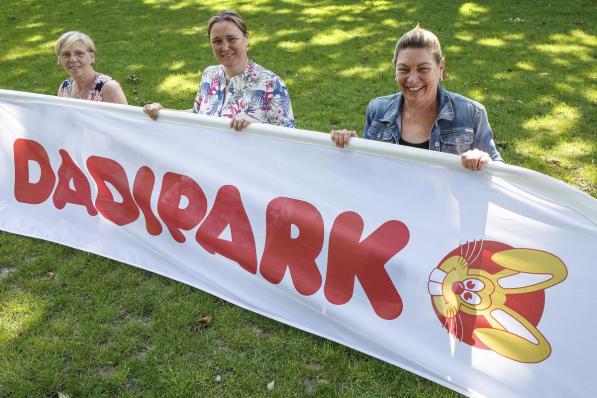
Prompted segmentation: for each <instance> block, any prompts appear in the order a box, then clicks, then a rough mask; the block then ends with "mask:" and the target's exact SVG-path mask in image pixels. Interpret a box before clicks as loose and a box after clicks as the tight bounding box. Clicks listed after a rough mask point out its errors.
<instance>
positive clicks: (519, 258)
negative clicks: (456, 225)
mask: <svg viewBox="0 0 597 398" xmlns="http://www.w3.org/2000/svg"><path fill="white" fill-rule="evenodd" d="M566 275H567V270H566V266H565V265H564V263H563V262H562V261H561V260H560V259H559V258H558V257H556V256H554V255H552V254H550V253H546V252H543V251H539V250H533V249H513V248H511V247H510V246H507V245H504V244H502V243H499V242H491V241H485V242H483V241H480V242H473V243H472V244H471V243H467V244H465V245H462V246H460V247H459V248H458V249H455V250H453V251H452V252H451V253H449V254H448V255H447V256H446V257H445V258H444V259H443V260H442V261H441V262H440V264H439V265H438V266H437V268H435V269H434V270H433V272H432V273H431V275H430V276H429V283H428V288H429V294H430V295H431V299H432V304H433V306H434V309H435V311H436V314H437V315H438V318H439V319H440V321H441V322H443V326H444V327H445V328H446V329H447V330H448V332H449V333H451V334H452V335H454V336H455V337H456V338H458V339H459V340H460V341H464V342H465V343H467V344H469V345H471V346H475V347H477V348H483V349H491V350H493V351H495V352H497V353H498V354H501V355H503V356H506V357H508V358H511V359H514V360H517V361H521V362H540V361H542V360H544V359H545V358H547V357H548V356H549V354H550V352H551V347H550V345H549V343H548V342H547V340H546V339H545V337H543V335H542V334H541V333H540V332H539V330H538V329H537V325H538V323H539V320H540V319H541V315H542V312H543V306H544V297H545V293H544V289H547V288H548V287H551V286H554V285H556V284H558V283H560V282H561V281H563V280H564V279H565V278H566Z"/></svg>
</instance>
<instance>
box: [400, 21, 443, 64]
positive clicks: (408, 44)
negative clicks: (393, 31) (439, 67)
mask: <svg viewBox="0 0 597 398" xmlns="http://www.w3.org/2000/svg"><path fill="white" fill-rule="evenodd" d="M407 48H425V49H427V50H429V51H431V53H432V54H433V56H434V58H435V61H436V62H437V63H438V64H439V63H440V62H441V60H442V58H443V55H442V47H441V45H440V44H439V39H438V38H437V36H436V35H435V34H434V33H433V32H431V31H429V30H427V29H423V28H421V27H420V26H419V24H417V26H415V27H414V29H412V30H409V31H408V32H406V33H405V34H403V35H402V37H401V38H400V39H398V42H397V43H396V49H395V50H394V64H396V60H397V59H398V53H399V52H400V51H401V50H404V49H407Z"/></svg>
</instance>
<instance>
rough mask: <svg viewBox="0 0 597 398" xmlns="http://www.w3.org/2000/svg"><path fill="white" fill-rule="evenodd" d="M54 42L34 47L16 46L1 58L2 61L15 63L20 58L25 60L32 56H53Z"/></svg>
mask: <svg viewBox="0 0 597 398" xmlns="http://www.w3.org/2000/svg"><path fill="white" fill-rule="evenodd" d="M54 43H55V42H54V41H52V42H46V43H42V44H39V45H37V46H35V47H24V46H17V47H13V48H11V49H10V50H9V51H7V52H6V54H5V55H4V56H3V57H2V61H15V60H18V59H20V58H27V57H32V56H43V57H45V56H48V55H50V54H52V55H53V54H54V51H53V50H54Z"/></svg>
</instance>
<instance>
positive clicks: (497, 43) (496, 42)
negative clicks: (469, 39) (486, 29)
mask: <svg viewBox="0 0 597 398" xmlns="http://www.w3.org/2000/svg"><path fill="white" fill-rule="evenodd" d="M477 43H479V44H480V45H482V46H487V47H504V46H505V45H506V42H505V41H504V40H502V39H498V38H497V37H490V38H485V39H479V40H478V41H477Z"/></svg>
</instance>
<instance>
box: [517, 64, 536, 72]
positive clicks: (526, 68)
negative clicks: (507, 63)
mask: <svg viewBox="0 0 597 398" xmlns="http://www.w3.org/2000/svg"><path fill="white" fill-rule="evenodd" d="M516 67H517V68H518V69H522V70H524V71H527V72H531V71H534V70H535V65H533V63H531V62H529V61H520V62H517V63H516Z"/></svg>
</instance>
